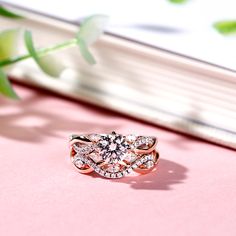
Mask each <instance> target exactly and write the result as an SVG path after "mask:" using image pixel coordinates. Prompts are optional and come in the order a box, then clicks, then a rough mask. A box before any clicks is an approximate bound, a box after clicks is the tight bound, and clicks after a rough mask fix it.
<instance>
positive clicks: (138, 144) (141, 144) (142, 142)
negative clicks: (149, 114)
mask: <svg viewBox="0 0 236 236" xmlns="http://www.w3.org/2000/svg"><path fill="white" fill-rule="evenodd" d="M154 142H155V138H153V137H149V136H139V137H138V138H137V140H136V141H135V143H134V147H135V148H142V149H148V148H149V147H151V146H152V145H153V144H154Z"/></svg>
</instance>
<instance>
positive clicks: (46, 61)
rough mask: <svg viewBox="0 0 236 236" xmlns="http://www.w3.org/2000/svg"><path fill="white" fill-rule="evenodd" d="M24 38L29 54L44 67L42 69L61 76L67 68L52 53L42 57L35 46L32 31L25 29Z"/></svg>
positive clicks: (47, 72) (52, 74) (55, 75)
mask: <svg viewBox="0 0 236 236" xmlns="http://www.w3.org/2000/svg"><path fill="white" fill-rule="evenodd" d="M24 40H25V46H26V48H27V50H28V52H29V54H30V55H31V57H32V58H33V59H34V60H35V62H36V63H37V64H38V66H39V67H40V68H41V69H42V71H44V72H45V73H46V74H48V75H50V76H52V77H59V76H60V74H61V72H62V71H63V70H64V69H65V67H64V66H63V65H62V64H61V63H60V62H59V59H58V60H57V59H55V58H53V57H52V56H51V55H47V56H43V57H40V56H39V55H38V53H37V51H36V49H35V47H34V43H33V38H32V34H31V32H30V31H25V34H24Z"/></svg>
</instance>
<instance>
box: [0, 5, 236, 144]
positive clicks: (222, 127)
mask: <svg viewBox="0 0 236 236" xmlns="http://www.w3.org/2000/svg"><path fill="white" fill-rule="evenodd" d="M14 9H15V8H14ZM15 10H17V11H18V12H19V13H21V14H23V15H24V16H26V18H25V19H24V20H20V21H13V20H9V19H6V18H1V19H0V24H1V28H2V29H4V28H14V27H19V26H20V27H23V28H27V29H30V30H32V32H33V35H34V39H35V42H36V44H37V46H39V47H41V46H49V45H53V44H54V43H56V42H62V41H64V40H66V39H70V38H73V37H74V35H75V33H76V32H77V30H78V26H77V25H75V24H73V23H70V22H67V21H63V20H58V19H55V18H52V17H48V16H43V15H41V14H37V13H33V12H31V11H27V10H22V9H21V10H19V9H15ZM24 50H25V49H24V47H23V46H22V47H21V53H23V52H24ZM91 50H92V52H93V54H94V56H95V58H96V59H97V64H96V65H95V66H90V65H88V64H87V63H86V62H84V60H83V59H82V58H81V56H80V54H79V50H75V49H74V48H73V49H68V50H66V51H61V52H59V53H57V56H58V57H60V58H61V60H62V61H63V63H65V64H66V65H67V66H68V68H69V69H68V70H67V71H65V72H64V73H63V74H62V76H61V78H59V79H52V78H50V77H49V76H47V75H45V74H44V73H43V72H41V71H40V69H39V68H38V67H37V66H36V65H35V63H34V62H33V60H27V61H24V62H20V63H18V64H16V65H15V66H14V67H12V68H11V69H10V71H9V75H10V76H11V77H12V78H13V79H14V80H17V81H20V82H22V83H26V84H31V85H35V86H39V87H42V88H45V89H48V90H50V91H53V92H55V93H59V94H63V95H66V96H68V97H72V98H76V99H79V100H84V101H87V102H89V103H92V104H96V105H98V106H101V107H105V108H108V109H111V110H115V111H118V112H121V113H124V114H127V115H129V116H132V117H136V118H139V119H143V120H145V121H149V122H151V123H153V124H157V125H160V126H163V127H167V128H170V129H172V130H176V131H180V132H183V133H187V134H190V135H193V136H196V137H199V138H202V139H206V140H209V141H211V142H215V143H218V144H222V145H225V146H228V147H231V148H236V122H235V120H236V105H235V104H236V73H235V72H234V71H233V70H230V69H226V68H223V67H220V66H216V65H213V64H210V63H207V62H203V61H200V60H197V59H193V58H190V57H187V56H183V55H180V54H177V53H174V52H171V51H168V50H164V49H160V48H157V47H154V46H150V45H146V44H142V43H138V42H135V41H132V40H128V39H124V38H122V37H117V36H113V35H111V34H105V35H104V36H102V37H101V39H100V40H99V41H98V42H97V43H96V44H95V45H94V46H93V48H92V49H91Z"/></svg>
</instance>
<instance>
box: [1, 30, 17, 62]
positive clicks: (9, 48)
mask: <svg viewBox="0 0 236 236" xmlns="http://www.w3.org/2000/svg"><path fill="white" fill-rule="evenodd" d="M19 33H20V30H19V29H10V30H4V31H2V32H1V33H0V61H1V60H4V59H7V58H10V57H12V56H15V55H16V53H17V46H18V39H19Z"/></svg>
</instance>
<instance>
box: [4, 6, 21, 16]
mask: <svg viewBox="0 0 236 236" xmlns="http://www.w3.org/2000/svg"><path fill="white" fill-rule="evenodd" d="M0 16H4V17H7V18H13V19H21V18H23V17H22V16H20V15H18V14H16V13H14V12H11V11H9V10H7V9H6V8H5V7H3V6H0Z"/></svg>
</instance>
